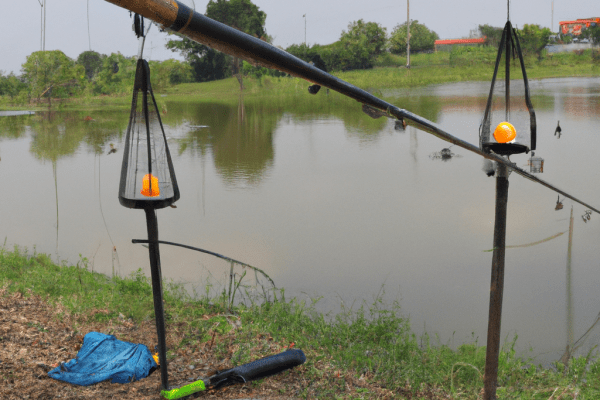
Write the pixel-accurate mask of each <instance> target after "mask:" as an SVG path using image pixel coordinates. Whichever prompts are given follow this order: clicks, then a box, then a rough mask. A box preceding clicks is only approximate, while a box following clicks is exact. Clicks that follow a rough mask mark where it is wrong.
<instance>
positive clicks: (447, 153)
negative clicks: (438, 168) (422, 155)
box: [429, 146, 461, 161]
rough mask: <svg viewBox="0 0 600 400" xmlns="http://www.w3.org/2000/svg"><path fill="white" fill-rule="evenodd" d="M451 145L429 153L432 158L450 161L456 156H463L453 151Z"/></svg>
mask: <svg viewBox="0 0 600 400" xmlns="http://www.w3.org/2000/svg"><path fill="white" fill-rule="evenodd" d="M450 147H452V146H450ZM450 147H447V148H445V149H442V150H440V151H439V152H435V153H431V154H430V155H429V158H431V159H432V160H435V159H440V160H442V161H450V160H451V159H453V158H454V157H461V156H460V155H458V154H455V153H453V152H452V150H450Z"/></svg>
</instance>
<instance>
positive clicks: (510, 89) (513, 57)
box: [479, 21, 536, 155]
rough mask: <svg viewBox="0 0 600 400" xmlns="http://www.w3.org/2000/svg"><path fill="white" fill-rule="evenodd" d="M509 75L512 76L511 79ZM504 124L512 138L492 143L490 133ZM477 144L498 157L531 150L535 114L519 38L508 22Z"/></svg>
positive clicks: (534, 137)
mask: <svg viewBox="0 0 600 400" xmlns="http://www.w3.org/2000/svg"><path fill="white" fill-rule="evenodd" d="M517 61H518V63H517ZM513 67H515V68H513ZM519 67H520V68H519ZM511 68H512V69H514V71H512V70H511ZM511 72H512V73H513V75H514V76H511ZM511 78H513V79H511ZM505 122H508V123H510V124H512V126H513V127H514V130H515V131H516V137H515V138H514V139H511V140H509V141H507V142H505V143H502V140H500V141H499V140H496V138H495V135H494V132H495V131H496V129H497V127H498V126H499V125H500V124H501V123H505ZM511 129H512V128H511ZM479 145H480V148H481V149H482V150H483V151H485V152H487V153H490V152H494V153H496V154H500V155H511V154H519V153H528V152H529V151H530V150H535V145H536V120H535V111H534V109H533V105H532V104H531V99H530V96H529V83H528V81H527V73H526V71H525V63H524V61H523V53H522V52H521V46H520V44H519V37H518V35H517V32H516V31H515V29H514V28H513V27H512V24H511V23H510V21H508V22H506V25H505V26H504V31H503V32H502V39H501V40H500V46H499V48H498V55H497V57H496V65H495V67H494V75H493V77H492V85H491V88H490V94H489V96H488V100H487V105H486V108H485V114H484V116H483V121H482V123H481V126H480V128H479Z"/></svg>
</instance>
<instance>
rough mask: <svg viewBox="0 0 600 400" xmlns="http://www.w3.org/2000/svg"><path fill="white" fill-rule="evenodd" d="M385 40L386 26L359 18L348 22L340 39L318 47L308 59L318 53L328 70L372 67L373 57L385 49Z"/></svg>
mask: <svg viewBox="0 0 600 400" xmlns="http://www.w3.org/2000/svg"><path fill="white" fill-rule="evenodd" d="M386 40H387V30H386V28H384V27H382V26H381V25H380V24H378V23H376V22H365V21H363V20H362V19H360V20H358V21H354V22H352V23H350V24H349V25H348V30H347V31H342V34H341V36H340V40H338V41H337V42H335V43H333V44H332V45H329V46H322V47H320V48H318V50H320V51H315V52H314V53H315V54H311V55H310V60H311V61H312V59H313V58H314V56H315V55H316V54H319V53H320V56H321V57H322V58H323V60H324V61H325V64H326V65H327V69H328V70H343V71H346V70H352V69H366V68H372V67H373V62H374V61H375V58H377V56H378V55H379V54H381V53H382V52H383V51H385V44H386Z"/></svg>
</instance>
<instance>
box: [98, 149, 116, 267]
mask: <svg viewBox="0 0 600 400" xmlns="http://www.w3.org/2000/svg"><path fill="white" fill-rule="evenodd" d="M101 160H102V158H101V157H98V203H99V204H100V215H101V216H102V221H104V228H105V229H106V233H107V234H108V239H109V240H110V243H111V244H112V246H113V247H112V266H113V276H114V274H115V256H116V259H117V265H118V266H119V271H121V261H120V260H119V253H117V246H115V242H113V240H112V236H110V231H109V230H108V224H107V223H106V218H104V211H103V210H102V185H101V179H100V178H101V176H100V173H101V170H102V168H101ZM94 165H95V163H94Z"/></svg>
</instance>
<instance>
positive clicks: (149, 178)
mask: <svg viewBox="0 0 600 400" xmlns="http://www.w3.org/2000/svg"><path fill="white" fill-rule="evenodd" d="M141 193H142V194H143V195H144V196H147V197H157V196H158V195H160V189H159V188H158V178H157V177H155V176H154V175H152V174H146V175H144V178H143V179H142V192H141Z"/></svg>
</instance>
